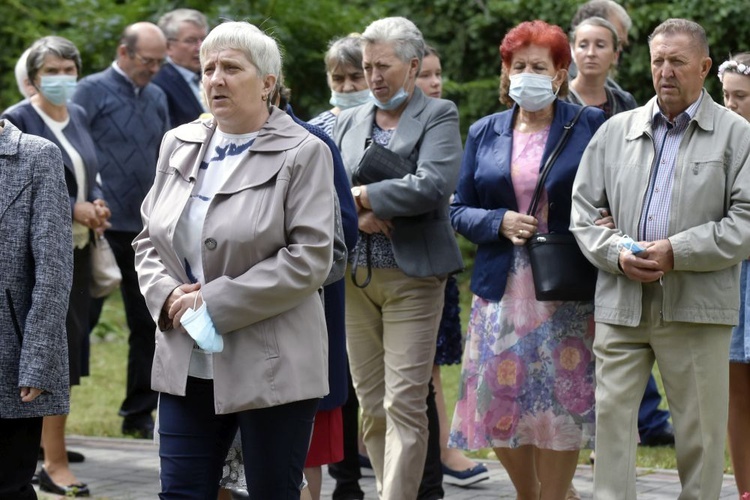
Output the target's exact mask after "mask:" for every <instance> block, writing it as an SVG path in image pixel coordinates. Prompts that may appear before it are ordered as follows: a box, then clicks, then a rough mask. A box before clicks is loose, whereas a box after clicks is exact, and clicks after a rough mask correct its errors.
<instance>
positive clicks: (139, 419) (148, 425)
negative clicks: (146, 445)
mask: <svg viewBox="0 0 750 500" xmlns="http://www.w3.org/2000/svg"><path fill="white" fill-rule="evenodd" d="M122 433H123V434H125V435H126V436H132V437H134V438H136V439H154V419H153V417H151V414H150V413H146V414H141V415H128V416H127V417H125V418H124V419H123V421H122Z"/></svg>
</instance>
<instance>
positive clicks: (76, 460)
mask: <svg viewBox="0 0 750 500" xmlns="http://www.w3.org/2000/svg"><path fill="white" fill-rule="evenodd" d="M67 453H68V463H71V464H80V463H81V462H83V461H84V460H86V457H84V456H83V453H78V452H77V451H70V450H68V452H67ZM37 459H38V460H39V461H40V462H43V461H44V448H42V447H41V446H40V447H39V456H38V457H37Z"/></svg>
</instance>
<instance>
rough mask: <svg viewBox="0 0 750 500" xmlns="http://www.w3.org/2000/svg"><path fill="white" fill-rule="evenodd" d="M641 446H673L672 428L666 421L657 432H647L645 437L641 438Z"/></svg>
mask: <svg viewBox="0 0 750 500" xmlns="http://www.w3.org/2000/svg"><path fill="white" fill-rule="evenodd" d="M640 444H641V446H649V447H652V446H674V428H673V427H672V424H670V423H667V424H666V425H665V426H664V428H663V429H662V430H661V431H659V432H654V433H651V434H649V436H648V437H647V438H643V439H641V443H640Z"/></svg>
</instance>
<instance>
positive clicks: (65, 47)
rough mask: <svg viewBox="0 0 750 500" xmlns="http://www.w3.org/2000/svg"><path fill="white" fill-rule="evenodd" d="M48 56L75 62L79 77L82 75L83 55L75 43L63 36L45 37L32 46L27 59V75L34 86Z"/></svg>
mask: <svg viewBox="0 0 750 500" xmlns="http://www.w3.org/2000/svg"><path fill="white" fill-rule="evenodd" d="M48 55H53V56H56V57H59V58H60V59H66V60H68V61H73V62H74V63H75V65H76V71H77V72H78V74H79V75H80V74H81V53H80V52H78V49H77V48H76V46H75V45H74V44H73V42H71V41H70V40H68V39H67V38H63V37H61V36H54V35H52V36H45V37H43V38H40V39H39V40H37V41H36V42H34V43H33V44H31V47H29V55H28V57H27V58H26V74H27V75H28V78H29V82H31V83H32V84H33V83H34V79H35V78H36V75H37V74H38V73H39V70H40V69H42V66H44V59H45V58H46V57H47V56H48Z"/></svg>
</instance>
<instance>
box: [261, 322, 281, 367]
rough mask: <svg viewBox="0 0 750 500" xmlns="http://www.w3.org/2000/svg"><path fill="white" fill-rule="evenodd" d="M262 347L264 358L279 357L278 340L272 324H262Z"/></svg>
mask: <svg viewBox="0 0 750 500" xmlns="http://www.w3.org/2000/svg"><path fill="white" fill-rule="evenodd" d="M262 334H263V349H264V352H265V355H266V359H275V358H278V357H279V341H278V339H277V338H276V328H274V326H273V325H264V326H263V330H262Z"/></svg>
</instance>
